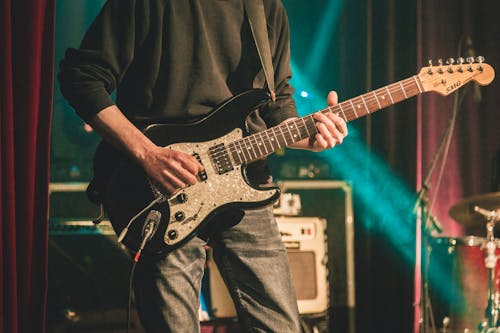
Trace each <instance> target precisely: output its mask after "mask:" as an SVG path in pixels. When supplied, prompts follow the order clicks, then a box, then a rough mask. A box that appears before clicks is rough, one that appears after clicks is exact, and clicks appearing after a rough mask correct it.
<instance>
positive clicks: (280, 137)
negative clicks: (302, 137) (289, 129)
mask: <svg viewBox="0 0 500 333" xmlns="http://www.w3.org/2000/svg"><path fill="white" fill-rule="evenodd" d="M280 127H281V126H276V127H274V130H273V131H274V133H275V136H274V137H275V138H276V142H277V143H278V146H277V149H279V148H281V147H285V146H286V139H285V137H284V136H283V131H282V130H281V128H280ZM276 132H279V133H276Z"/></svg>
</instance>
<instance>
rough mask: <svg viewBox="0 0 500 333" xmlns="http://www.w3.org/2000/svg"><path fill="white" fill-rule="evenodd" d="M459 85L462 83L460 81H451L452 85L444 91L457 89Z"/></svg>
mask: <svg viewBox="0 0 500 333" xmlns="http://www.w3.org/2000/svg"><path fill="white" fill-rule="evenodd" d="M461 85H462V81H457V82H455V83H453V84H452V85H450V86H448V87H446V92H447V93H449V92H452V91H453V90H455V89H458V88H459V87H460V86H461Z"/></svg>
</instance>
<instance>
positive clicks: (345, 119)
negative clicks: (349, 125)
mask: <svg viewBox="0 0 500 333" xmlns="http://www.w3.org/2000/svg"><path fill="white" fill-rule="evenodd" d="M342 104H343V103H339V104H338V106H339V108H340V112H342V114H343V115H344V121H347V117H346V115H345V112H344V109H342Z"/></svg>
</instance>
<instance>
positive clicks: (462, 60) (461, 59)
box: [457, 57, 465, 65]
mask: <svg viewBox="0 0 500 333" xmlns="http://www.w3.org/2000/svg"><path fill="white" fill-rule="evenodd" d="M457 62H458V63H459V64H460V65H462V64H463V63H464V62H465V59H464V58H463V57H460V58H458V59H457Z"/></svg>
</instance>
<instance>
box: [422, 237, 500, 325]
mask: <svg viewBox="0 0 500 333" xmlns="http://www.w3.org/2000/svg"><path fill="white" fill-rule="evenodd" d="M496 243H497V247H496V250H495V254H496V256H497V257H498V256H499V255H500V246H499V245H500V242H499V241H498V240H497V241H496ZM485 256H486V239H485V238H480V237H474V236H468V237H463V238H449V237H440V238H433V239H432V240H431V242H430V244H429V251H428V258H427V259H428V260H427V261H426V262H427V265H426V267H424V274H425V275H426V277H427V281H428V286H429V291H430V294H429V295H430V300H431V306H432V310H433V314H434V319H435V321H436V326H442V323H443V319H444V320H445V323H446V324H445V325H444V326H445V327H446V328H447V329H449V330H447V332H464V331H466V330H467V329H468V330H469V331H470V332H475V331H477V328H478V326H479V324H480V323H481V322H483V321H484V320H485V311H486V307H487V305H488V271H487V269H486V266H485V262H484V259H485ZM499 267H500V260H498V261H497V264H496V267H495V269H494V281H493V289H494V293H495V295H496V299H497V300H498V297H499V296H500V268H499ZM495 306H498V304H496V305H495Z"/></svg>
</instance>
